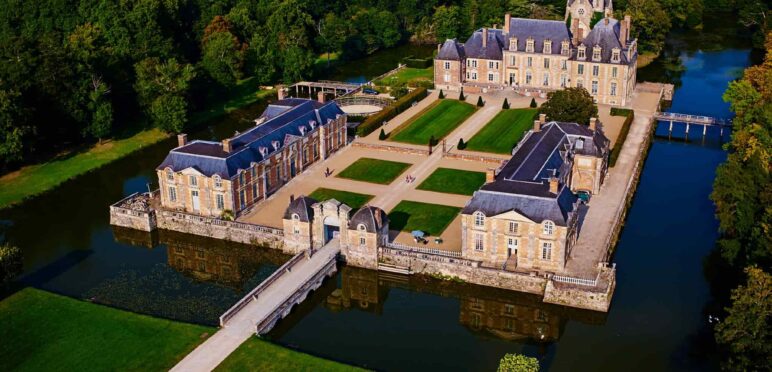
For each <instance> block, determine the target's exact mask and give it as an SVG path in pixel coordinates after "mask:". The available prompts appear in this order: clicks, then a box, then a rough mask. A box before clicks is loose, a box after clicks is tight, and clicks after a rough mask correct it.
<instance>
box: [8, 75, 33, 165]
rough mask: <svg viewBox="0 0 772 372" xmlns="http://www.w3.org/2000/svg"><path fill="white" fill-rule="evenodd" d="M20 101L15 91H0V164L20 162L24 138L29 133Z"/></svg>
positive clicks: (29, 129)
mask: <svg viewBox="0 0 772 372" xmlns="http://www.w3.org/2000/svg"><path fill="white" fill-rule="evenodd" d="M20 99H21V94H20V93H19V92H17V91H15V90H0V164H3V163H4V164H8V163H10V162H13V161H18V160H21V158H22V154H23V152H24V142H23V139H24V136H26V135H27V134H28V133H30V132H31V128H30V127H29V126H28V125H27V124H26V118H25V116H26V115H25V112H24V109H23V108H22V106H21V102H20Z"/></svg>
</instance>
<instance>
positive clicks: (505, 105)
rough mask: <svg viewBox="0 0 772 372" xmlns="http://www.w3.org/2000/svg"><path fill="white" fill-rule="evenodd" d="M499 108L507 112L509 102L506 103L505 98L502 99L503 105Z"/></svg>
mask: <svg viewBox="0 0 772 372" xmlns="http://www.w3.org/2000/svg"><path fill="white" fill-rule="evenodd" d="M501 108H502V109H504V110H509V101H507V99H506V98H504V104H503V105H501Z"/></svg>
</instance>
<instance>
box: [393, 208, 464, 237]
mask: <svg viewBox="0 0 772 372" xmlns="http://www.w3.org/2000/svg"><path fill="white" fill-rule="evenodd" d="M459 212H461V208H458V207H450V206H447V205H438V204H429V203H421V202H415V201H409V200H403V201H401V202H400V203H399V204H397V206H396V207H394V209H392V210H391V212H389V228H390V229H391V230H397V231H413V230H421V231H423V232H425V233H428V234H429V235H431V236H439V235H440V234H442V232H443V231H445V229H446V228H447V227H448V225H450V223H451V222H452V221H453V219H454V218H456V216H458V213H459Z"/></svg>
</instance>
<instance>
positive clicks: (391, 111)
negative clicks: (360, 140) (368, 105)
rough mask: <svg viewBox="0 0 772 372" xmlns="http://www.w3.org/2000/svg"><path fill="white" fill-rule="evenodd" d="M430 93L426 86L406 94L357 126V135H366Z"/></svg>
mask: <svg viewBox="0 0 772 372" xmlns="http://www.w3.org/2000/svg"><path fill="white" fill-rule="evenodd" d="M427 95H428V91H427V90H426V88H416V89H414V90H413V91H412V92H410V93H408V94H406V95H404V96H403V97H402V98H400V99H398V100H396V101H394V103H392V104H391V105H390V106H388V107H386V108H384V109H383V110H381V111H380V112H379V113H377V114H375V115H372V116H369V117H367V119H365V121H363V122H362V124H359V127H358V128H357V135H358V136H360V137H364V136H366V135H368V134H370V133H372V132H373V131H374V130H376V129H378V128H380V127H381V125H383V123H384V122H385V121H387V120H391V119H392V118H394V117H395V116H397V115H399V114H400V113H401V112H403V111H405V110H407V109H408V108H410V106H411V105H412V104H413V102H418V101H420V100H422V99H424V98H426V96H427Z"/></svg>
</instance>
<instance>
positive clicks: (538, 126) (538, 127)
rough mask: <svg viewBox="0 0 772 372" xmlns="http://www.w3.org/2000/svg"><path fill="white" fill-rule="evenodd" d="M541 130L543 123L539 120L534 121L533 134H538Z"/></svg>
mask: <svg viewBox="0 0 772 372" xmlns="http://www.w3.org/2000/svg"><path fill="white" fill-rule="evenodd" d="M540 130H541V122H540V121H538V120H534V121H533V132H534V133H538V132H539V131H540Z"/></svg>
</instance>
